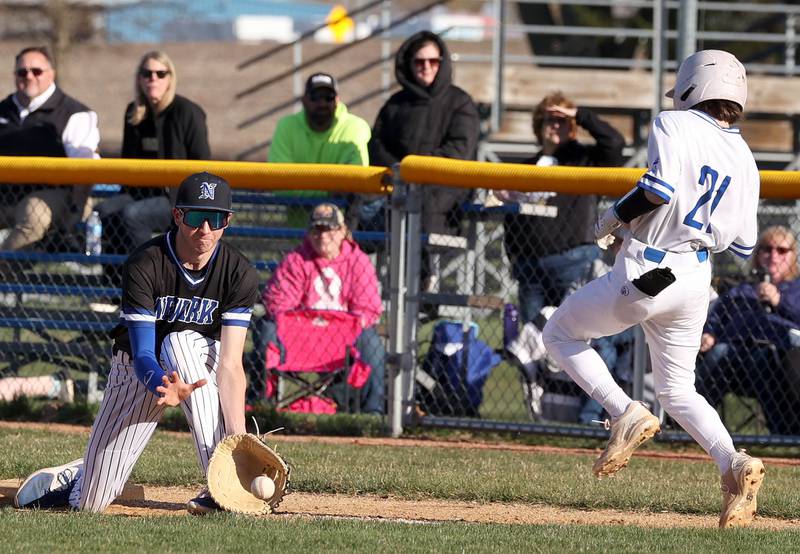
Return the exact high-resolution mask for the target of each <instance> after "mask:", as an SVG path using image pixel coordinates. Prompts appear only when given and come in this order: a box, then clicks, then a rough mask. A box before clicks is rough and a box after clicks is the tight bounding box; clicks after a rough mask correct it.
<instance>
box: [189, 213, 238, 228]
mask: <svg viewBox="0 0 800 554" xmlns="http://www.w3.org/2000/svg"><path fill="white" fill-rule="evenodd" d="M228 215H230V214H228V213H227V212H216V211H205V210H184V211H183V223H184V225H186V226H187V227H191V228H192V229H199V228H200V227H202V226H203V222H204V221H208V226H209V227H210V228H211V230H212V231H218V230H220V229H224V228H225V227H227V226H228Z"/></svg>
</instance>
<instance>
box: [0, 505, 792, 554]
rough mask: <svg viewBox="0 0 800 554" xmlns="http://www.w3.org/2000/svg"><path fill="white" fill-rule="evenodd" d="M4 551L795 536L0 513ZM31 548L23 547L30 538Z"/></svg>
mask: <svg viewBox="0 0 800 554" xmlns="http://www.w3.org/2000/svg"><path fill="white" fill-rule="evenodd" d="M0 521H2V522H3V539H4V551H6V552H26V553H27V552H31V553H34V552H44V553H47V554H50V553H52V552H66V551H87V550H92V551H102V552H129V551H144V550H147V551H150V552H234V551H235V552H301V551H310V552H322V551H330V552H370V553H382V552H388V553H396V552H398V551H401V552H426V553H427V552H455V553H461V552H598V551H609V552H610V551H613V552H621V553H622V552H636V553H639V552H677V551H682V552H687V551H689V552H734V551H744V552H748V551H757V552H769V551H773V552H787V551H791V550H792V546H791V545H793V544H794V545H798V544H800V535H799V534H798V533H797V532H788V531H786V532H768V531H747V530H745V531H732V532H724V533H720V532H718V531H716V530H670V529H648V530H643V529H641V528H634V527H630V528H624V527H617V526H615V527H598V526H564V525H500V524H464V523H436V524H423V525H420V524H408V523H395V522H385V521H352V520H336V519H333V520H331V519H328V520H307V519H299V518H294V519H283V518H281V519H269V520H264V519H250V518H242V517H235V516H230V515H225V514H220V515H215V516H210V517H204V518H196V517H195V518H192V517H185V518H181V519H180V520H176V518H175V517H155V518H119V517H111V516H92V515H88V514H71V515H70V516H69V517H66V516H65V515H64V514H46V513H35V512H28V513H21V512H13V511H11V510H6V511H3V512H0ZM34 529H35V530H36V531H35V532H36V536H37V540H36V541H35V543H32V542H31V536H32V532H33V530H34Z"/></svg>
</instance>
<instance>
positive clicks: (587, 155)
mask: <svg viewBox="0 0 800 554" xmlns="http://www.w3.org/2000/svg"><path fill="white" fill-rule="evenodd" d="M575 119H576V122H577V123H578V125H579V126H581V127H583V128H584V129H586V131H587V132H588V133H589V134H590V135H591V136H592V138H594V139H595V141H596V144H592V145H586V144H581V143H580V142H578V141H577V140H573V141H570V142H568V143H566V144H565V145H564V146H562V147H561V148H559V149H558V150H556V152H555V158H556V159H557V160H558V165H571V166H583V167H617V166H620V165H622V148H623V147H624V146H625V139H624V138H623V136H622V135H621V134H620V133H619V131H617V130H616V129H615V128H614V127H612V126H611V125H609V124H608V123H606V122H605V121H603V120H602V119H600V118H599V117H597V115H595V114H594V113H593V112H592V111H590V110H588V109H586V108H578V113H577V114H576V115H575ZM540 157H541V154H539V155H537V156H534V157H533V158H531V159H529V160H526V161H525V162H524V163H530V164H535V163H536V162H537V161H539V158H540ZM547 205H549V206H555V207H556V208H557V209H558V215H557V216H556V217H555V218H547V217H538V216H527V215H509V216H507V217H506V220H505V240H504V242H505V247H506V253H507V254H508V255H509V257H517V256H523V257H528V258H539V257H542V256H548V255H551V254H558V253H559V252H563V251H564V250H567V249H570V248H574V247H576V246H579V245H581V244H589V243H592V242H594V222H595V219H596V218H597V196H596V195H593V194H590V195H580V196H578V195H570V194H557V195H555V196H552V197H550V198H549V199H548V200H547Z"/></svg>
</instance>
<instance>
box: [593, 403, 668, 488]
mask: <svg viewBox="0 0 800 554" xmlns="http://www.w3.org/2000/svg"><path fill="white" fill-rule="evenodd" d="M606 429H611V437H610V438H609V439H608V444H607V445H606V449H605V450H604V451H603V453H602V454H600V457H599V458H597V461H596V462H595V463H594V467H592V472H594V474H595V475H596V476H597V477H605V476H608V475H614V474H615V473H616V472H618V471H619V470H620V469H622V468H624V467H625V466H627V465H628V462H629V461H630V459H631V456H632V455H633V451H634V450H636V449H637V448H638V447H639V445H641V444H642V443H644V442H646V441H648V440H650V439H652V438H653V435H655V434H656V433H658V432H659V431H660V430H661V424H660V423H659V421H658V418H657V417H656V416H654V415H653V414H652V413H650V410H648V409H647V408H646V407H645V406H644V404H642V403H641V402H631V403H630V405H629V406H628V408H627V409H626V410H625V413H623V414H622V415H621V416H619V417H618V418H617V419H616V420H615V421H614V422H611V423H610V422H609V421H608V420H606Z"/></svg>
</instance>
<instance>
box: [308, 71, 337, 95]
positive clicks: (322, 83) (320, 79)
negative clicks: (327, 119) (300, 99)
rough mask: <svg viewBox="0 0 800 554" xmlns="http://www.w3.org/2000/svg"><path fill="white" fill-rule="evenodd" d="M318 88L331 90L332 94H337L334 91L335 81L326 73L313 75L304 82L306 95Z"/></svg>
mask: <svg viewBox="0 0 800 554" xmlns="http://www.w3.org/2000/svg"><path fill="white" fill-rule="evenodd" d="M320 88H327V89H330V90H332V91H333V93H334V94H339V91H338V90H337V89H336V79H334V78H333V76H332V75H328V74H327V73H314V74H313V75H312V76H311V77H309V78H308V79H307V80H306V94H309V93H310V92H311V91H313V90H317V89H320Z"/></svg>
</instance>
